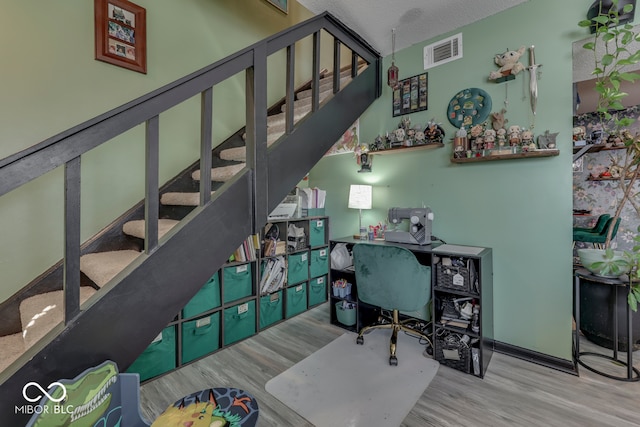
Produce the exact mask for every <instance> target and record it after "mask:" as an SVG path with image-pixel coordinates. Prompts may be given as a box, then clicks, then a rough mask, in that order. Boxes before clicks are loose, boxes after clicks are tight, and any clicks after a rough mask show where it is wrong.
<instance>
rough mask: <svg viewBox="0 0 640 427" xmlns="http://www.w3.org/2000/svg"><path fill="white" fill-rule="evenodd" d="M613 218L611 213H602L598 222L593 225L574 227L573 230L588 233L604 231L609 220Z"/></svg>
mask: <svg viewBox="0 0 640 427" xmlns="http://www.w3.org/2000/svg"><path fill="white" fill-rule="evenodd" d="M609 218H611V215H609V214H602V215H600V216H599V217H598V220H597V221H596V224H595V225H594V226H593V227H573V232H574V233H575V232H588V233H602V230H604V226H605V225H606V224H607V220H609Z"/></svg>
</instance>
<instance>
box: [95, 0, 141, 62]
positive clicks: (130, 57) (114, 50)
mask: <svg viewBox="0 0 640 427" xmlns="http://www.w3.org/2000/svg"><path fill="white" fill-rule="evenodd" d="M94 15H95V59H96V60H98V61H103V62H108V63H109V64H113V65H117V66H120V67H123V68H127V69H129V70H132V71H137V72H139V73H142V74H147V22H146V21H147V19H146V16H147V11H146V9H145V8H143V7H140V6H138V5H136V4H134V3H131V2H130V1H128V0H94Z"/></svg>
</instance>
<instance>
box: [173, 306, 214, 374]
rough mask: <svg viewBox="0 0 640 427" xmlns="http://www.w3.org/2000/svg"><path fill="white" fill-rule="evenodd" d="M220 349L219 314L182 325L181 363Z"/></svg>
mask: <svg viewBox="0 0 640 427" xmlns="http://www.w3.org/2000/svg"><path fill="white" fill-rule="evenodd" d="M218 348H220V312H217V313H213V314H212V315H211V316H207V317H203V318H200V319H196V320H190V321H187V322H183V323H182V363H187V362H191V361H192V360H195V359H197V358H199V357H202V356H205V355H207V354H209V353H211V352H213V351H214V350H217V349H218Z"/></svg>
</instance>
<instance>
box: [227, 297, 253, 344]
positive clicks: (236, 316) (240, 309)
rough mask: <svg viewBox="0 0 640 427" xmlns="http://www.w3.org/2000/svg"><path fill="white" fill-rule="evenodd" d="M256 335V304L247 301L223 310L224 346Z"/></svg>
mask: <svg viewBox="0 0 640 427" xmlns="http://www.w3.org/2000/svg"><path fill="white" fill-rule="evenodd" d="M255 333H256V302H255V301H253V300H252V301H248V302H245V303H244V304H238V305H235V306H233V307H229V308H225V310H224V345H229V344H231V343H234V342H236V341H240V340H241V339H243V338H247V337H250V336H251V335H253V334H255Z"/></svg>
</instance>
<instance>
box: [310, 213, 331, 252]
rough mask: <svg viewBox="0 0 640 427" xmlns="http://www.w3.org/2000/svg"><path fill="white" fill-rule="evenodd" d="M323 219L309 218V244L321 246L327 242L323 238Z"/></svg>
mask: <svg viewBox="0 0 640 427" xmlns="http://www.w3.org/2000/svg"><path fill="white" fill-rule="evenodd" d="M325 236H326V234H325V220H324V219H311V220H309V245H310V246H322V245H324V244H326V243H327V241H326V239H325Z"/></svg>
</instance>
